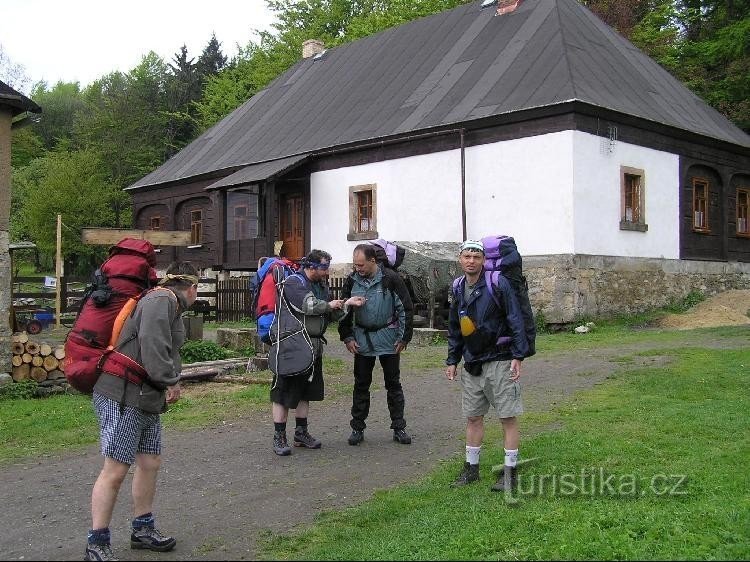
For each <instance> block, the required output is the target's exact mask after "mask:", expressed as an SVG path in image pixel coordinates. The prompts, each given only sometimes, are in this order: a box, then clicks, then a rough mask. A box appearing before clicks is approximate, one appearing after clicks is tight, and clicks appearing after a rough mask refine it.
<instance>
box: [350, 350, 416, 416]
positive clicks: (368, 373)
mask: <svg viewBox="0 0 750 562" xmlns="http://www.w3.org/2000/svg"><path fill="white" fill-rule="evenodd" d="M400 357H401V356H400V355H399V354H398V353H394V354H392V355H380V356H378V359H380V366H381V367H383V378H384V379H385V389H386V392H387V396H388V411H389V412H390V413H391V429H404V428H405V427H406V422H405V421H404V390H403V388H401V369H400V368H399V364H400ZM374 368H375V357H370V356H366V355H359V354H356V355H354V392H352V421H351V422H350V423H349V425H351V426H352V429H356V430H359V431H361V430H363V429H364V428H365V427H367V424H366V423H365V420H366V419H367V415H368V414H369V413H370V385H371V384H372V370H373V369H374Z"/></svg>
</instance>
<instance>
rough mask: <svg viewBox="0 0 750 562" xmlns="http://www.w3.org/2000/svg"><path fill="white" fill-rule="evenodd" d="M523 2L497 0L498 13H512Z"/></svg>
mask: <svg viewBox="0 0 750 562" xmlns="http://www.w3.org/2000/svg"><path fill="white" fill-rule="evenodd" d="M521 2H522V0H497V14H496V15H498V16H503V15H505V14H510V13H511V12H513V11H515V9H516V8H518V5H519V4H520V3H521Z"/></svg>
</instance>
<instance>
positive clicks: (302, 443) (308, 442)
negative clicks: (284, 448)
mask: <svg viewBox="0 0 750 562" xmlns="http://www.w3.org/2000/svg"><path fill="white" fill-rule="evenodd" d="M321 445H322V443H321V442H320V439H316V438H315V437H313V436H312V435H310V434H309V433H308V432H307V430H305V431H295V432H294V446H295V447H305V448H307V449H320V447H321Z"/></svg>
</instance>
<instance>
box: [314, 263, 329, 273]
mask: <svg viewBox="0 0 750 562" xmlns="http://www.w3.org/2000/svg"><path fill="white" fill-rule="evenodd" d="M310 267H311V268H313V269H320V270H322V271H326V270H327V269H328V268H329V267H331V264H330V263H311V264H310Z"/></svg>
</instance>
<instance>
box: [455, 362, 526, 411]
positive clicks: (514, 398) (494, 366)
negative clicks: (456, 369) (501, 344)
mask: <svg viewBox="0 0 750 562" xmlns="http://www.w3.org/2000/svg"><path fill="white" fill-rule="evenodd" d="M461 388H462V389H463V392H462V395H461V411H462V412H463V415H464V417H467V418H468V417H475V416H484V415H485V414H486V413H487V412H488V411H489V409H490V405H492V406H493V407H494V408H495V411H496V412H497V415H498V417H500V418H512V417H514V416H518V415H520V414H522V413H523V404H522V403H521V383H520V382H518V381H512V380H510V361H490V362H488V363H485V364H484V365H482V374H481V375H479V376H477V377H475V376H473V375H471V374H469V372H468V371H467V370H466V369H462V370H461Z"/></svg>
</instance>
